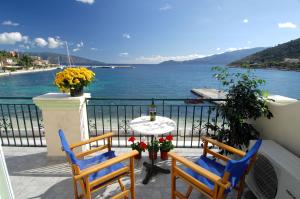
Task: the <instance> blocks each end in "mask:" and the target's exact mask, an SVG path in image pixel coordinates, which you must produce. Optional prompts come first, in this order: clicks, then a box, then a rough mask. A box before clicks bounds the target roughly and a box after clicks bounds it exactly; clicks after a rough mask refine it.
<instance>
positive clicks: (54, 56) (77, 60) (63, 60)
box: [25, 52, 105, 66]
mask: <svg viewBox="0 0 300 199" xmlns="http://www.w3.org/2000/svg"><path fill="white" fill-rule="evenodd" d="M25 54H28V55H31V56H40V57H41V58H42V59H44V60H49V61H50V63H52V64H57V63H58V60H59V61H60V64H62V65H68V64H69V61H68V56H67V55H64V54H59V53H50V52H29V53H25ZM70 58H71V62H72V64H74V65H88V66H93V65H103V64H105V63H104V62H100V61H96V60H91V59H87V58H83V57H78V56H73V55H71V56H70Z"/></svg>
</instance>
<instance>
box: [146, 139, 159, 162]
mask: <svg viewBox="0 0 300 199" xmlns="http://www.w3.org/2000/svg"><path fill="white" fill-rule="evenodd" d="M147 149H148V152H149V159H150V160H152V159H154V160H156V159H157V152H158V151H159V142H158V141H157V140H154V141H153V143H148V146H147Z"/></svg>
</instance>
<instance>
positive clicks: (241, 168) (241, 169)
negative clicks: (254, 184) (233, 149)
mask: <svg viewBox="0 0 300 199" xmlns="http://www.w3.org/2000/svg"><path fill="white" fill-rule="evenodd" d="M261 143H262V140H261V139H259V140H257V141H256V143H255V144H254V145H253V147H252V148H251V149H250V150H249V151H248V152H247V153H246V155H245V156H244V157H243V158H242V159H240V160H229V161H228V163H227V165H226V167H225V171H226V172H228V173H230V178H229V181H230V183H231V185H232V187H235V186H236V185H237V184H238V182H239V180H240V178H241V177H242V176H243V175H244V174H245V172H246V171H247V168H248V166H249V164H250V161H251V159H252V158H253V157H255V154H256V153H257V152H258V150H259V147H260V145H261Z"/></svg>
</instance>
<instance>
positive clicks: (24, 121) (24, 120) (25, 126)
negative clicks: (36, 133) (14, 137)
mask: <svg viewBox="0 0 300 199" xmlns="http://www.w3.org/2000/svg"><path fill="white" fill-rule="evenodd" d="M21 111H22V117H23V123H24V128H25V134H26V140H27V146H29V139H28V132H27V125H26V119H25V114H24V109H23V104H22V105H21Z"/></svg>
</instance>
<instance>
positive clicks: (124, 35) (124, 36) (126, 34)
mask: <svg viewBox="0 0 300 199" xmlns="http://www.w3.org/2000/svg"><path fill="white" fill-rule="evenodd" d="M122 37H123V38H126V39H130V38H131V36H130V34H129V33H123V34H122Z"/></svg>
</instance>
